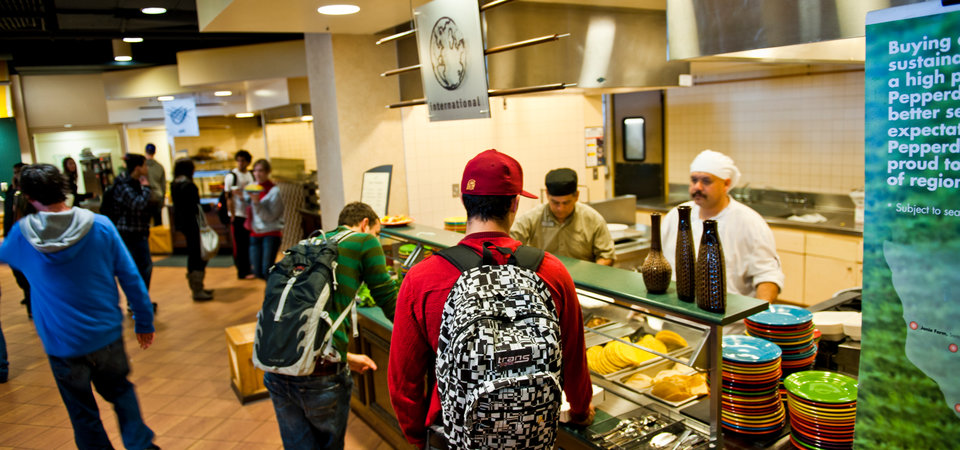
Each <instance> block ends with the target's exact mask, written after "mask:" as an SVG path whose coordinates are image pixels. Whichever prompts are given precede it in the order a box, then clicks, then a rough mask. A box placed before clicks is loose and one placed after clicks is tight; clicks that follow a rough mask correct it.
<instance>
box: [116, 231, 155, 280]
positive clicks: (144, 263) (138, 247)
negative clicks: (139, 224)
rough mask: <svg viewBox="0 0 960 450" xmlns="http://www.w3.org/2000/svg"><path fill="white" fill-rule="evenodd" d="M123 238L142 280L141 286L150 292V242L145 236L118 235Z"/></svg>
mask: <svg viewBox="0 0 960 450" xmlns="http://www.w3.org/2000/svg"><path fill="white" fill-rule="evenodd" d="M120 237H121V238H123V243H124V245H126V246H127V250H128V251H129V252H130V256H132V257H133V263H134V264H136V265H137V270H138V271H139V272H140V277H141V278H143V284H145V285H146V286H147V290H148V291H149V290H150V276H151V275H152V274H153V259H151V258H150V242H149V241H148V238H147V236H132V235H120Z"/></svg>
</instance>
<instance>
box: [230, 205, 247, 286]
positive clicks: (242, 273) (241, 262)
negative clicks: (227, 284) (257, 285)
mask: <svg viewBox="0 0 960 450" xmlns="http://www.w3.org/2000/svg"><path fill="white" fill-rule="evenodd" d="M246 221H247V219H246V217H234V218H233V223H232V224H231V226H230V234H231V237H232V238H233V263H234V265H236V266H237V278H244V277H246V276H247V275H250V274H251V273H252V272H251V270H252V268H251V266H250V230H248V229H246V227H244V226H243V224H244V223H246Z"/></svg>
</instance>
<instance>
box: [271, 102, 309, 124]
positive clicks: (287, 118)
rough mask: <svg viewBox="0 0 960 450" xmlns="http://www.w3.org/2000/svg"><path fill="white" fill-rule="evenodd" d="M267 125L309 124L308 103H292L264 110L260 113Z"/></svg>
mask: <svg viewBox="0 0 960 450" xmlns="http://www.w3.org/2000/svg"><path fill="white" fill-rule="evenodd" d="M260 114H262V115H263V120H264V121H265V122H267V123H293V122H309V121H311V120H313V116H311V113H310V104H309V103H293V104H290V105H285V106H278V107H276V108H269V109H264V110H263V111H261V112H260Z"/></svg>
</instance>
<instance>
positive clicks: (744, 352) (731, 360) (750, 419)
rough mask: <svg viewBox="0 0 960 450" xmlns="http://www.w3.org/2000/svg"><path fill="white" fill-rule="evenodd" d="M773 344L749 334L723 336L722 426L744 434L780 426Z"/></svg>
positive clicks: (776, 355)
mask: <svg viewBox="0 0 960 450" xmlns="http://www.w3.org/2000/svg"><path fill="white" fill-rule="evenodd" d="M781 354H782V352H781V350H780V348H779V347H777V346H776V345H774V344H773V343H771V342H769V341H766V340H763V339H759V338H755V337H751V336H724V337H723V386H722V390H721V407H722V408H723V410H722V412H721V417H720V424H721V426H722V427H723V428H724V429H726V430H729V431H732V432H734V433H740V434H744V435H752V436H756V435H769V434H772V433H777V432H779V431H780V430H781V429H783V427H784V425H785V423H786V419H785V416H786V413H785V412H784V409H783V403H782V402H781V401H780V393H779V392H778V387H779V386H780V375H781V372H780V356H781Z"/></svg>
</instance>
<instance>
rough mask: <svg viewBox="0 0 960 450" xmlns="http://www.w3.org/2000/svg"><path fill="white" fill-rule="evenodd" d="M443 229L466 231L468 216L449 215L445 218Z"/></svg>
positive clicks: (458, 231)
mask: <svg viewBox="0 0 960 450" xmlns="http://www.w3.org/2000/svg"><path fill="white" fill-rule="evenodd" d="M443 229H444V230H449V231H456V232H457V233H466V232H467V217H466V216H458V217H447V218H446V219H443Z"/></svg>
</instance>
